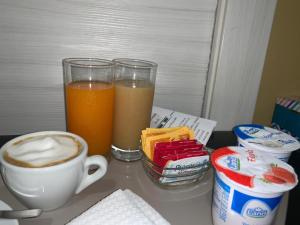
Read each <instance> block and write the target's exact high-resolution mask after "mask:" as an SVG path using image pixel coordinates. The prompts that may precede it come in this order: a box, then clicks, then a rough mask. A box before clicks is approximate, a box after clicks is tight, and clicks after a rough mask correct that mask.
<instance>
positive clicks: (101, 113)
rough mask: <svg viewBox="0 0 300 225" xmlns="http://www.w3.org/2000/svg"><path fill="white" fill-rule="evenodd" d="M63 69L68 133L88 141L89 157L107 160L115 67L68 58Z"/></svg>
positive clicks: (109, 147) (92, 61) (109, 146)
mask: <svg viewBox="0 0 300 225" xmlns="http://www.w3.org/2000/svg"><path fill="white" fill-rule="evenodd" d="M63 69H64V86H65V103H66V119H67V130H68V131H69V132H72V133H75V134H77V135H79V136H81V137H83V138H84V139H85V140H86V141H87V143H88V153H89V155H104V156H107V155H108V153H109V152H110V149H111V144H112V124H113V108H114V92H115V91H114V85H113V63H112V62H111V61H109V60H104V59H94V58H67V59H64V60H63Z"/></svg>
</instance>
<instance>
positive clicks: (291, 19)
mask: <svg viewBox="0 0 300 225" xmlns="http://www.w3.org/2000/svg"><path fill="white" fill-rule="evenodd" d="M299 9H300V1H297V0H278V3H277V9H276V12H275V17H274V22H273V27H272V32H271V36H270V41H269V47H268V51H267V56H266V60H265V65H264V70H263V74H262V80H261V84H260V90H259V93H258V97H257V102H256V109H255V113H254V118H253V122H254V123H261V124H265V125H269V124H270V123H271V119H272V114H273V110H274V106H275V101H276V97H278V96H295V95H297V96H300V13H299Z"/></svg>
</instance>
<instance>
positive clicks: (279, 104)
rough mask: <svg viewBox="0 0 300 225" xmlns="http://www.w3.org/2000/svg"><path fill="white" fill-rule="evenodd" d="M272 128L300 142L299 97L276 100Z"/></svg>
mask: <svg viewBox="0 0 300 225" xmlns="http://www.w3.org/2000/svg"><path fill="white" fill-rule="evenodd" d="M272 127H273V128H276V129H278V130H282V131H284V132H286V133H288V134H290V135H292V136H294V137H296V138H297V139H298V140H300V97H280V98H277V101H276V105H275V109H274V112H273V118H272Z"/></svg>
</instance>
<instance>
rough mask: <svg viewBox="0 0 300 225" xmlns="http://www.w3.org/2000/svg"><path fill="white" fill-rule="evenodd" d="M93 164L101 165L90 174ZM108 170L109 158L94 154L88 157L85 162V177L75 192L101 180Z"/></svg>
mask: <svg viewBox="0 0 300 225" xmlns="http://www.w3.org/2000/svg"><path fill="white" fill-rule="evenodd" d="M92 165H95V166H99V168H97V170H96V171H95V172H94V173H92V174H89V169H90V167H91V166H92ZM106 171H107V160H106V159H105V158H104V157H103V156H101V155H94V156H90V157H87V158H86V160H85V163H84V172H83V178H82V180H81V182H80V184H79V186H78V187H77V189H76V191H75V193H76V194H78V193H80V192H81V191H82V190H83V189H85V188H86V187H88V186H89V185H91V184H92V183H94V182H95V181H97V180H99V179H100V178H101V177H103V176H104V174H105V173H106Z"/></svg>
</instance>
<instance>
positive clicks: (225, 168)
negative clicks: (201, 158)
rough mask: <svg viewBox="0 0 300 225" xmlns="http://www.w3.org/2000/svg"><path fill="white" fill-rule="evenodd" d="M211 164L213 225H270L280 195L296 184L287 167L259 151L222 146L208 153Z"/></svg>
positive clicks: (291, 169)
mask: <svg viewBox="0 0 300 225" xmlns="http://www.w3.org/2000/svg"><path fill="white" fill-rule="evenodd" d="M211 161H212V165H213V166H214V168H215V169H216V176H215V185H214V194H213V204H212V218H213V224H214V225H233V224H234V225H270V224H271V223H272V221H273V218H274V216H275V215H276V212H277V209H278V207H279V204H280V201H281V199H282V195H283V193H284V192H287V191H289V190H291V189H292V188H294V187H295V186H296V185H297V183H298V179H297V175H296V173H295V171H294V169H293V168H292V167H291V166H290V165H288V164H287V163H285V162H283V161H281V160H279V159H277V158H275V157H272V156H270V155H268V154H266V153H263V152H261V151H257V150H252V149H247V148H243V147H238V146H234V147H224V148H220V149H217V150H215V151H214V152H213V153H212V155H211Z"/></svg>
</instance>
